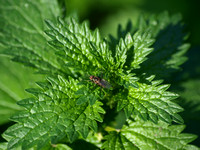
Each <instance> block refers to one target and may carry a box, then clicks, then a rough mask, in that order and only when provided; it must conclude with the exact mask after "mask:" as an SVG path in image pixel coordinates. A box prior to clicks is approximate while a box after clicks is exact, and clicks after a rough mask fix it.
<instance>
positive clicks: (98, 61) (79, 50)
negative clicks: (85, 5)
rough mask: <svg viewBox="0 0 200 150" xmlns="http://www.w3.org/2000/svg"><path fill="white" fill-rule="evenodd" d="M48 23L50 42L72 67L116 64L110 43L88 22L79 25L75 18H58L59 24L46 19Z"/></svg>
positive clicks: (103, 66)
mask: <svg viewBox="0 0 200 150" xmlns="http://www.w3.org/2000/svg"><path fill="white" fill-rule="evenodd" d="M46 24H47V26H48V28H49V30H47V31H46V34H47V35H48V36H49V37H50V38H51V39H52V40H51V41H49V44H50V45H52V46H53V47H54V48H55V49H57V50H58V53H57V54H59V55H60V56H61V57H62V59H63V61H64V62H65V63H67V64H70V67H71V68H76V69H78V68H80V69H81V70H84V71H93V70H95V69H96V68H99V69H103V70H106V69H107V68H108V67H110V68H111V67H112V65H113V64H114V61H113V58H112V56H111V52H110V51H109V49H108V44H107V43H106V41H103V40H101V37H100V34H99V31H98V30H95V31H94V32H92V31H90V29H89V26H88V24H87V22H83V23H82V24H80V25H79V24H78V22H77V21H76V20H75V19H73V18H70V19H69V20H68V22H67V23H65V22H63V20H61V19H60V18H58V19H57V25H55V24H54V23H53V22H52V21H50V20H46ZM66 24H67V25H66Z"/></svg>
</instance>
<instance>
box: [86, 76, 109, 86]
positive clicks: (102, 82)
mask: <svg viewBox="0 0 200 150" xmlns="http://www.w3.org/2000/svg"><path fill="white" fill-rule="evenodd" d="M90 80H91V81H92V82H94V83H95V84H97V85H99V86H101V87H103V88H107V89H109V88H111V85H110V84H109V83H108V82H107V81H106V80H104V79H101V78H100V77H96V76H90Z"/></svg>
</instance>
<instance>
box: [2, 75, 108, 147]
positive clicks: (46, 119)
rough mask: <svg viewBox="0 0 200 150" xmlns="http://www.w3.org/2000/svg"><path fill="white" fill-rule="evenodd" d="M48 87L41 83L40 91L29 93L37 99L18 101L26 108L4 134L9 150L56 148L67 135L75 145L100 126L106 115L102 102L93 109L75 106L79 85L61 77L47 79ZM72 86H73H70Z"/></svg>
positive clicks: (87, 105) (85, 105)
mask: <svg viewBox="0 0 200 150" xmlns="http://www.w3.org/2000/svg"><path fill="white" fill-rule="evenodd" d="M48 81H49V83H41V82H38V85H39V86H40V87H41V89H28V90H27V91H28V92H29V93H31V94H33V95H35V97H33V98H28V99H24V100H22V101H19V102H18V104H19V105H20V106H23V107H24V108H26V110H25V111H22V112H20V113H18V114H16V115H14V116H12V117H11V119H12V120H13V121H15V122H17V123H16V124H15V125H13V126H11V127H10V128H8V129H7V130H6V132H4V137H5V138H7V139H10V140H9V142H8V149H12V148H16V147H17V146H19V145H22V149H27V148H31V147H32V146H34V145H37V147H38V148H39V149H41V148H42V147H43V146H45V145H46V144H47V143H49V142H50V141H51V143H52V144H56V143H57V142H58V141H59V140H61V139H62V138H64V137H65V136H66V135H67V137H68V139H69V141H74V140H75V139H77V138H78V137H79V134H80V135H81V136H82V137H83V138H86V137H87V135H88V133H89V130H90V129H92V130H94V131H97V122H96V121H99V122H102V121H103V120H102V118H101V115H100V114H104V113H105V111H104V110H103V109H102V107H101V105H103V104H102V103H101V102H99V101H96V103H95V104H94V105H92V106H91V105H89V104H88V103H85V104H83V105H76V97H75V95H74V91H76V90H78V88H77V86H76V84H77V82H78V81H76V80H74V79H72V78H70V79H69V81H68V80H66V79H64V78H63V77H61V76H58V79H57V80H56V79H55V78H48ZM69 85H70V86H69Z"/></svg>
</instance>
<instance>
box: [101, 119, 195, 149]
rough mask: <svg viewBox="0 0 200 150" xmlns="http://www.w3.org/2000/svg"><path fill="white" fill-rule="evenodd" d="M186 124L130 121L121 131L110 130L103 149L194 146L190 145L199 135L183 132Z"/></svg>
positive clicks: (180, 147) (185, 147) (181, 147)
mask: <svg viewBox="0 0 200 150" xmlns="http://www.w3.org/2000/svg"><path fill="white" fill-rule="evenodd" d="M184 128H185V126H184V125H171V126H170V125H168V124H166V123H164V122H159V123H158V124H154V123H151V122H141V121H137V122H133V121H131V120H129V121H128V125H124V126H123V128H122V129H121V130H120V131H119V132H115V131H114V132H110V133H109V134H108V135H107V136H105V140H106V141H105V142H104V144H103V146H102V148H103V149H105V150H109V149H116V150H127V149H152V150H154V149H155V150H156V149H162V150H165V149H166V150H168V149H170V150H176V149H177V150H178V149H187V148H188V147H193V148H194V149H195V147H194V146H191V145H188V143H190V142H191V141H193V140H195V139H196V138H197V136H195V135H192V134H185V133H181V132H182V131H183V129H184Z"/></svg>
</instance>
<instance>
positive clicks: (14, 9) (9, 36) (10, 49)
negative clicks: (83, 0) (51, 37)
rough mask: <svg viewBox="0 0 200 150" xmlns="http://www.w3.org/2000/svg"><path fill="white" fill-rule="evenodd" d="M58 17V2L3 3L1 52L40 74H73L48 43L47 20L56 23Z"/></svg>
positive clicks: (20, 1) (0, 35)
mask: <svg viewBox="0 0 200 150" xmlns="http://www.w3.org/2000/svg"><path fill="white" fill-rule="evenodd" d="M58 15H60V10H59V7H58V4H57V1H56V0H52V1H50V2H49V1H48V0H39V1H37V2H36V1H24V0H16V1H12V0H8V1H4V0H1V6H0V16H1V19H0V29H1V30H0V33H1V34H0V44H2V45H3V49H2V50H1V53H3V54H7V55H11V56H12V60H14V61H16V62H20V63H23V64H24V65H26V66H29V67H33V68H35V69H37V71H38V72H40V73H51V74H64V73H65V74H71V71H70V70H69V69H67V68H65V66H64V62H62V60H61V59H60V58H59V57H58V56H57V55H55V52H54V49H53V48H52V47H50V46H49V45H48V44H47V41H46V38H47V37H46V36H45V34H44V30H45V29H46V25H45V23H44V19H47V18H49V19H51V20H53V21H55V18H56V16H58Z"/></svg>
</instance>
